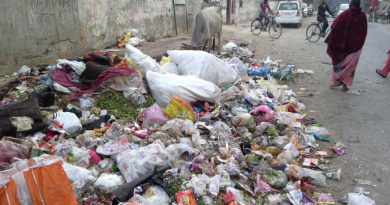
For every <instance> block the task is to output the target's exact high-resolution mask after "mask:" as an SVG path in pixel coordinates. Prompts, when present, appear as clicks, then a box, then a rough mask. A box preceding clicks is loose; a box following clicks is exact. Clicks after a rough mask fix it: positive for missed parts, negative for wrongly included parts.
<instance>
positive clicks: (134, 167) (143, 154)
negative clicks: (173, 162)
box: [116, 143, 169, 183]
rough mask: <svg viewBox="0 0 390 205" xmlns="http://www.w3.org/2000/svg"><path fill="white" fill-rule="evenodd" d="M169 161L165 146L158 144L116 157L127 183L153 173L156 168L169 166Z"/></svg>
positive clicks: (122, 153)
mask: <svg viewBox="0 0 390 205" xmlns="http://www.w3.org/2000/svg"><path fill="white" fill-rule="evenodd" d="M168 159H169V156H168V153H167V151H166V149H165V147H164V145H162V144H158V143H154V144H150V145H147V146H145V147H141V148H139V149H138V150H127V151H124V152H121V153H119V154H118V156H117V157H116V161H117V165H118V169H119V170H120V171H121V173H122V175H123V176H124V177H125V179H126V182H127V183H130V182H132V181H133V180H135V179H138V178H140V177H142V176H144V175H146V174H148V173H150V172H153V171H154V170H155V168H158V167H163V166H165V165H169V160H168Z"/></svg>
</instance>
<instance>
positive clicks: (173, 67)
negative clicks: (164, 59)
mask: <svg viewBox="0 0 390 205" xmlns="http://www.w3.org/2000/svg"><path fill="white" fill-rule="evenodd" d="M161 70H162V72H163V73H172V74H176V75H180V74H181V73H180V70H179V67H177V64H176V63H170V62H169V63H165V64H164V65H162V66H161Z"/></svg>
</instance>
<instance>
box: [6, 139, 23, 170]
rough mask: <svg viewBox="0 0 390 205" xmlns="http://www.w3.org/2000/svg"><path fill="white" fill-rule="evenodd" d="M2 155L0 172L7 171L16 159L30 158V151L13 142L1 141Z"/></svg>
mask: <svg viewBox="0 0 390 205" xmlns="http://www.w3.org/2000/svg"><path fill="white" fill-rule="evenodd" d="M0 153H1V154H0V171H1V170H5V169H7V168H8V166H9V165H10V164H11V163H12V162H14V161H15V159H16V158H18V159H27V158H28V157H29V149H28V148H27V147H26V146H24V145H21V144H16V143H14V142H11V141H0Z"/></svg>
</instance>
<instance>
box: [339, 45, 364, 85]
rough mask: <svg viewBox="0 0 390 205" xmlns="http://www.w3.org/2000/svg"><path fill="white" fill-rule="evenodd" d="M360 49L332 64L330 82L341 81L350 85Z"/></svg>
mask: <svg viewBox="0 0 390 205" xmlns="http://www.w3.org/2000/svg"><path fill="white" fill-rule="evenodd" d="M361 51H362V50H361V49H360V50H358V51H356V52H354V53H351V54H349V55H348V56H347V57H346V58H344V60H343V61H342V62H341V63H339V64H337V65H334V66H333V69H332V82H333V84H339V83H342V84H344V85H347V86H351V85H352V82H353V77H354V76H355V70H356V67H357V64H358V62H359V58H360V53H361Z"/></svg>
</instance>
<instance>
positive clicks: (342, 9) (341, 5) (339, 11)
mask: <svg viewBox="0 0 390 205" xmlns="http://www.w3.org/2000/svg"><path fill="white" fill-rule="evenodd" d="M348 8H349V4H340V6H339V9H338V12H337V15H340V14H341V13H343V11H345V10H347V9H348Z"/></svg>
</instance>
